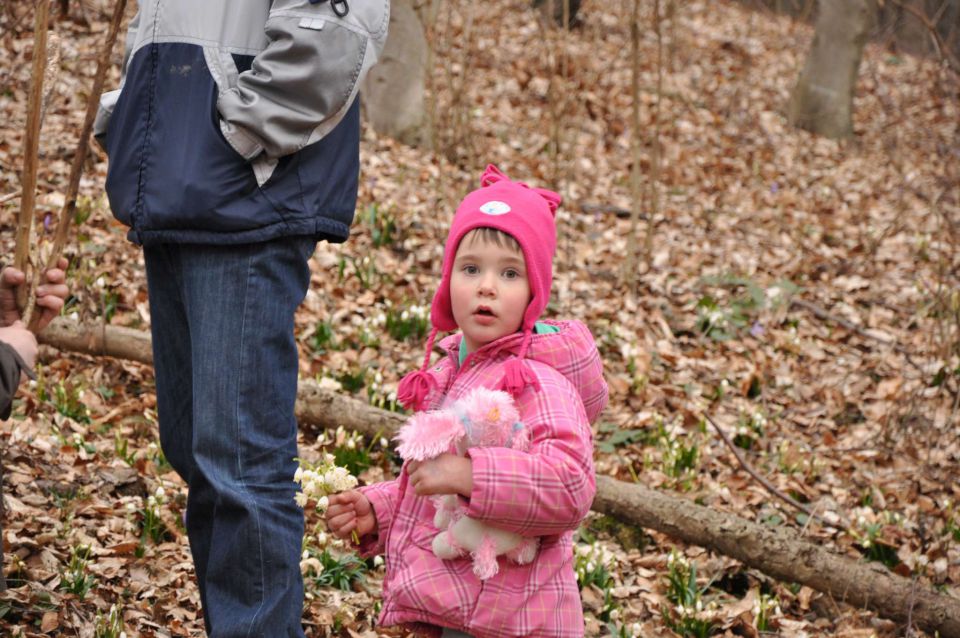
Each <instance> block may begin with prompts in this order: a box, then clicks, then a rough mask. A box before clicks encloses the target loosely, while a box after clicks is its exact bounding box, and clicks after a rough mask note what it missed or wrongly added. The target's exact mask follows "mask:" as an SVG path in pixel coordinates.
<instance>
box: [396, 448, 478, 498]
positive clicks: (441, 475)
mask: <svg viewBox="0 0 960 638" xmlns="http://www.w3.org/2000/svg"><path fill="white" fill-rule="evenodd" d="M406 472H407V474H408V475H409V476H410V486H411V487H412V488H413V491H414V492H416V493H417V495H419V496H428V495H432V494H459V495H460V496H465V497H468V498H469V496H470V493H471V492H472V491H473V461H471V460H470V459H468V458H464V457H462V456H456V455H455V454H449V453H445V454H441V455H440V456H438V457H436V458H433V459H429V460H427V461H411V462H410V463H408V464H407V466H406Z"/></svg>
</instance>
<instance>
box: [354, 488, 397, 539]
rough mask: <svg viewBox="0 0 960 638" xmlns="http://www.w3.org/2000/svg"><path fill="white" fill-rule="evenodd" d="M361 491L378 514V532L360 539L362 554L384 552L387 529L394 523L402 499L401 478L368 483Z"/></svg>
mask: <svg viewBox="0 0 960 638" xmlns="http://www.w3.org/2000/svg"><path fill="white" fill-rule="evenodd" d="M360 492H361V493H362V494H363V495H364V496H366V497H367V499H368V500H369V501H370V504H371V505H373V511H374V514H376V516H377V533H376V534H368V535H367V536H364V537H363V538H361V539H360V547H359V552H360V555H361V556H364V557H367V556H375V555H377V554H383V553H384V551H385V550H386V541H387V530H388V529H390V525H392V524H393V517H394V514H396V512H397V505H398V503H399V501H400V479H394V480H392V481H383V482H382V483H375V484H373V485H367V486H365V487H361V488H360Z"/></svg>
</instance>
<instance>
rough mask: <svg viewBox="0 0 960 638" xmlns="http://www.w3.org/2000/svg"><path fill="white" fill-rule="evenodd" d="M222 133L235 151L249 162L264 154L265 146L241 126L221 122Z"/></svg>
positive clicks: (224, 121)
mask: <svg viewBox="0 0 960 638" xmlns="http://www.w3.org/2000/svg"><path fill="white" fill-rule="evenodd" d="M220 132H221V133H223V139H225V140H227V143H228V144H229V145H230V146H232V147H233V150H235V151H236V152H237V153H239V154H240V156H241V157H243V159H245V160H247V161H248V162H249V161H250V160H252V159H253V158H255V157H257V156H258V155H260V153H262V152H263V145H262V144H260V142H258V141H257V140H256V139H254V138H253V137H252V136H251V135H250V134H249V133H247V132H246V131H244V130H243V129H242V128H240V127H239V126H236V125H234V124H231V123H230V122H227V121H226V120H220Z"/></svg>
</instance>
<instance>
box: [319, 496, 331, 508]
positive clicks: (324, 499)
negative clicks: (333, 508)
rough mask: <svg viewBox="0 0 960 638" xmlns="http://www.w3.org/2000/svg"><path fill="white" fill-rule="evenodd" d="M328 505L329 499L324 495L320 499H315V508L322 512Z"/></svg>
mask: <svg viewBox="0 0 960 638" xmlns="http://www.w3.org/2000/svg"><path fill="white" fill-rule="evenodd" d="M329 506H330V499H328V498H327V497H326V496H321V497H320V500H319V501H317V509H318V510H320V511H322V512H325V511H327V507H329Z"/></svg>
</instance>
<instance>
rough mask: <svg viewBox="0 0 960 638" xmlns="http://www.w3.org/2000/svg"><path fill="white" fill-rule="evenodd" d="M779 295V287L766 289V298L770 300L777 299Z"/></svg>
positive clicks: (780, 292)
mask: <svg viewBox="0 0 960 638" xmlns="http://www.w3.org/2000/svg"><path fill="white" fill-rule="evenodd" d="M781 294H783V291H782V290H780V286H770V287H769V288H767V297H768V298H769V299H771V300H772V299H777V298H778V297H780V295H781Z"/></svg>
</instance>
